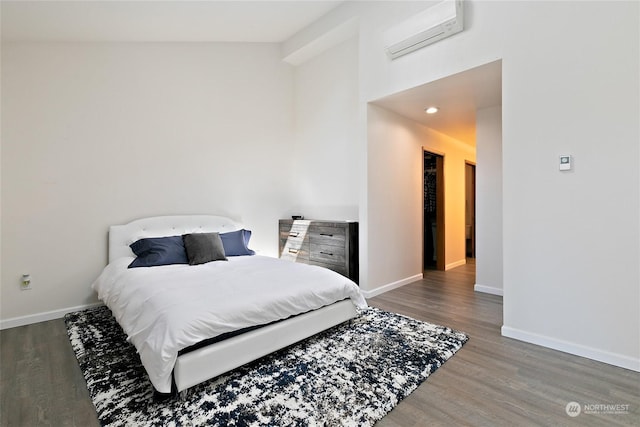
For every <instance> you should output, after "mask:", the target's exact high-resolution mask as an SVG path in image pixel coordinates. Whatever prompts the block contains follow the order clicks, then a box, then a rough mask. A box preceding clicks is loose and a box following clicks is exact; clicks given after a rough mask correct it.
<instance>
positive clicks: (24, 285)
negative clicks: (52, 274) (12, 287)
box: [20, 274, 31, 291]
mask: <svg viewBox="0 0 640 427" xmlns="http://www.w3.org/2000/svg"><path fill="white" fill-rule="evenodd" d="M20 289H22V290H23V291H28V290H29V289H31V275H30V274H23V275H22V280H21V281H20Z"/></svg>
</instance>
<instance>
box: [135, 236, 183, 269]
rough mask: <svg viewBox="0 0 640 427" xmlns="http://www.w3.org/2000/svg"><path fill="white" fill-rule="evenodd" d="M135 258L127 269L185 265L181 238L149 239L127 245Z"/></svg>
mask: <svg viewBox="0 0 640 427" xmlns="http://www.w3.org/2000/svg"><path fill="white" fill-rule="evenodd" d="M129 247H130V248H131V250H132V251H133V253H134V254H136V256H137V258H136V259H134V260H133V262H132V263H131V264H129V268H136V267H154V266H158V265H169V264H187V263H188V262H189V261H188V260H187V253H186V252H185V250H184V244H183V243H182V236H170V237H151V238H146V239H140V240H138V241H137V242H134V243H132V244H131V245H129Z"/></svg>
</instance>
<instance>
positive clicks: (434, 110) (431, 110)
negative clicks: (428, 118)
mask: <svg viewBox="0 0 640 427" xmlns="http://www.w3.org/2000/svg"><path fill="white" fill-rule="evenodd" d="M438 110H439V108H438V107H429V108H425V110H424V112H425V113H427V114H435V113H437V112H438Z"/></svg>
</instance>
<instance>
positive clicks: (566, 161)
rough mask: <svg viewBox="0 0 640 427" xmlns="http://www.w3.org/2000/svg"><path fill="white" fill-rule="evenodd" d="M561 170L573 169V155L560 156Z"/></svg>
mask: <svg viewBox="0 0 640 427" xmlns="http://www.w3.org/2000/svg"><path fill="white" fill-rule="evenodd" d="M560 170H561V171H568V170H571V156H560Z"/></svg>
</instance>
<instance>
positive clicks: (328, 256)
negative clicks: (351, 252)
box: [309, 243, 346, 265]
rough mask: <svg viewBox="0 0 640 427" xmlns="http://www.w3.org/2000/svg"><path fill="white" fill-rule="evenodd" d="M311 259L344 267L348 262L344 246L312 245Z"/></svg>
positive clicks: (310, 249)
mask: <svg viewBox="0 0 640 427" xmlns="http://www.w3.org/2000/svg"><path fill="white" fill-rule="evenodd" d="M309 259H310V260H311V261H316V262H323V263H328V264H333V265H344V264H345V262H346V258H345V250H344V245H343V246H329V245H325V244H318V243H311V244H310V245H309Z"/></svg>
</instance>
